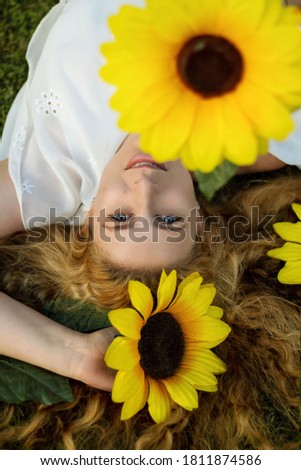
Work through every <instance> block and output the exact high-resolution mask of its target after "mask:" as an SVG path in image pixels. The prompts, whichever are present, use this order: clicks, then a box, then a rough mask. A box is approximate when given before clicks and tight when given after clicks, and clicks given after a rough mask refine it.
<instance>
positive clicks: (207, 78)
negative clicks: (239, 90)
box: [178, 35, 244, 98]
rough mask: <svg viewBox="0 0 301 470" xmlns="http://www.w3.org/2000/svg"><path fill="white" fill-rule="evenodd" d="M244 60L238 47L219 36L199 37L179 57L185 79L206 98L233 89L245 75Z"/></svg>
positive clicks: (192, 40) (183, 78) (187, 83)
mask: <svg viewBox="0 0 301 470" xmlns="http://www.w3.org/2000/svg"><path fill="white" fill-rule="evenodd" d="M243 68H244V64H243V59H242V56H241V54H240V52H239V51H238V49H236V47H235V46H234V45H233V44H231V43H230V42H229V41H227V40H226V39H224V38H222V37H219V36H212V35H204V36H196V37H194V38H192V39H191V40H190V41H188V42H187V43H186V44H185V46H184V47H183V49H182V50H181V52H180V54H179V55H178V70H179V74H180V76H181V78H182V80H183V81H184V82H185V83H186V85H188V86H189V87H190V88H192V90H194V91H196V92H197V93H199V94H200V95H202V96H203V97H205V98H210V97H213V96H218V95H222V94H224V93H227V92H229V91H231V90H233V89H235V87H236V85H237V84H238V83H239V82H240V81H241V78H242V75H243Z"/></svg>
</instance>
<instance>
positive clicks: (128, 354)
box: [105, 336, 140, 370]
mask: <svg viewBox="0 0 301 470" xmlns="http://www.w3.org/2000/svg"><path fill="white" fill-rule="evenodd" d="M139 361H140V354H139V352H138V342H137V341H134V340H132V339H129V338H123V337H120V336H118V337H117V338H115V339H114V340H113V342H112V343H111V344H110V346H109V347H108V349H107V352H106V355H105V362H106V364H107V366H108V367H111V368H112V369H118V370H129V369H132V368H133V367H134V366H135V365H137V363H138V362H139Z"/></svg>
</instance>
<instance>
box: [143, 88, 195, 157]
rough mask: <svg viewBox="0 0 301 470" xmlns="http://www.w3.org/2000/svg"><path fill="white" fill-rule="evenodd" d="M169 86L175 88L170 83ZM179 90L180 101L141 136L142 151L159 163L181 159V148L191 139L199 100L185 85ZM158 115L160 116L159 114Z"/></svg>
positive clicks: (170, 107) (175, 102)
mask: <svg viewBox="0 0 301 470" xmlns="http://www.w3.org/2000/svg"><path fill="white" fill-rule="evenodd" d="M167 85H168V86H169V87H173V84H172V83H170V81H169V82H167ZM179 89H181V91H180V93H179V95H178V99H177V100H176V101H174V103H173V105H172V106H169V107H168V109H167V110H166V113H165V115H164V116H163V117H162V119H161V120H160V119H157V122H156V123H155V124H154V125H153V126H152V127H151V128H149V130H146V131H145V132H144V133H143V134H142V136H141V141H140V142H141V147H142V150H144V151H147V152H149V153H151V154H152V155H153V157H154V158H155V160H157V161H158V162H166V161H168V160H172V159H174V158H175V157H177V158H179V155H180V154H181V148H182V146H183V145H184V143H185V142H186V140H187V139H188V138H189V135H190V133H191V129H192V127H193V123H194V119H195V115H196V112H197V108H198V99H197V98H196V97H195V96H194V95H193V93H191V92H189V91H188V90H186V89H185V88H184V87H183V85H181V84H180V86H179ZM166 96H167V95H166ZM163 99H166V98H165V97H164V98H162V100H163ZM159 109H160V108H159ZM156 115H157V116H158V112H157V113H156ZM183 116H185V119H183Z"/></svg>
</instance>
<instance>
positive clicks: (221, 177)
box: [194, 160, 237, 201]
mask: <svg viewBox="0 0 301 470" xmlns="http://www.w3.org/2000/svg"><path fill="white" fill-rule="evenodd" d="M236 172H237V166H236V165H233V163H230V162H228V161H227V160H225V161H224V162H223V163H222V164H221V165H219V166H218V167H217V168H216V169H215V170H214V171H212V172H211V173H202V172H201V171H198V170H197V171H195V173H194V174H195V177H196V180H197V183H198V189H199V191H200V192H201V193H202V194H203V195H204V196H205V198H206V199H207V201H211V200H212V199H213V197H214V195H215V193H216V192H217V191H218V190H219V189H221V188H222V187H223V186H225V184H226V183H228V181H230V179H231V178H233V176H234V175H235V174H236Z"/></svg>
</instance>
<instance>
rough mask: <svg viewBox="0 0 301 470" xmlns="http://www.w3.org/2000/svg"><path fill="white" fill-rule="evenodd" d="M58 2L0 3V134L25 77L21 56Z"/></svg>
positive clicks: (17, 0) (4, 0) (10, 0)
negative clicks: (0, 13) (39, 26)
mask: <svg viewBox="0 0 301 470" xmlns="http://www.w3.org/2000/svg"><path fill="white" fill-rule="evenodd" d="M56 3H58V0H0V11H1V12H2V16H1V20H0V44H1V64H0V83H1V101H0V103H1V104H0V110H1V113H0V134H2V130H3V125H4V121H5V118H6V115H7V113H8V110H9V108H10V106H11V104H12V102H13V100H14V97H15V96H16V94H17V92H18V90H19V89H20V88H21V86H22V85H23V83H24V82H25V80H26V77H27V70H28V69H27V63H26V59H25V53H26V49H27V45H28V43H29V41H30V38H31V36H32V33H33V32H34V30H35V29H36V27H37V25H38V24H39V22H40V20H41V19H42V18H43V16H45V14H46V13H47V12H48V11H49V10H50V9H51V8H52V7H53V6H54V5H55V4H56Z"/></svg>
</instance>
